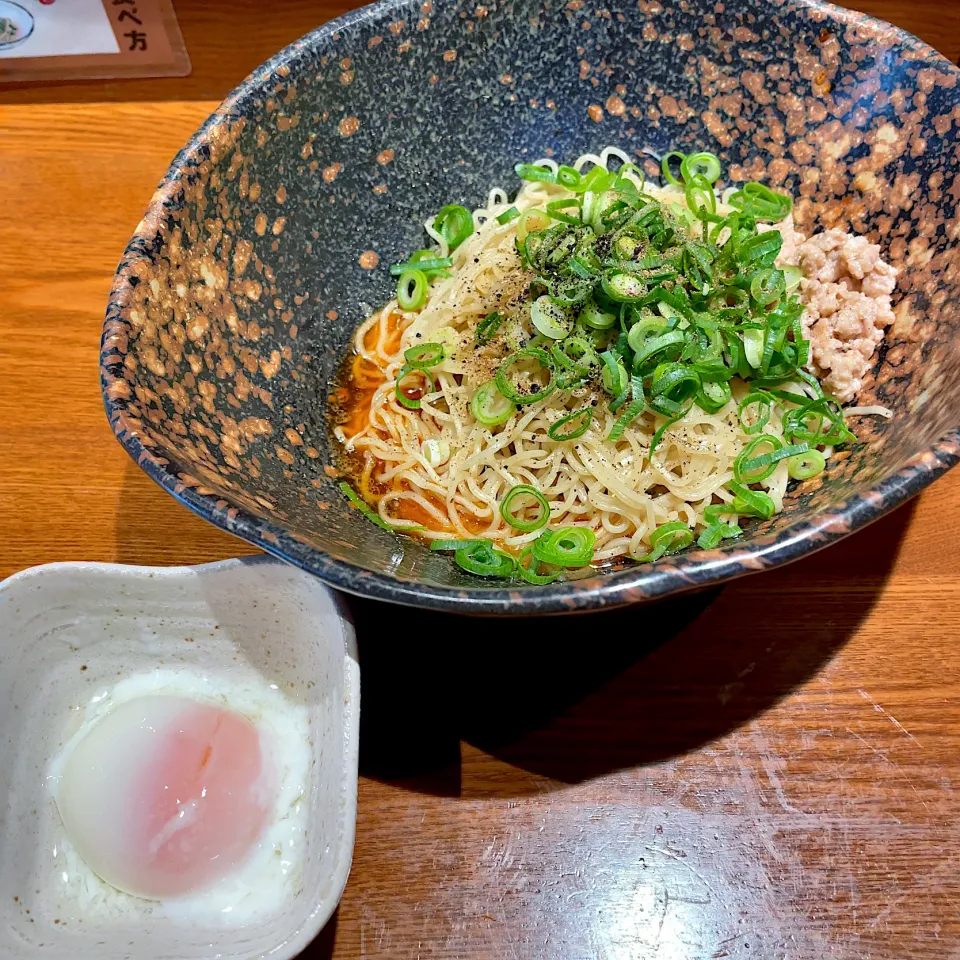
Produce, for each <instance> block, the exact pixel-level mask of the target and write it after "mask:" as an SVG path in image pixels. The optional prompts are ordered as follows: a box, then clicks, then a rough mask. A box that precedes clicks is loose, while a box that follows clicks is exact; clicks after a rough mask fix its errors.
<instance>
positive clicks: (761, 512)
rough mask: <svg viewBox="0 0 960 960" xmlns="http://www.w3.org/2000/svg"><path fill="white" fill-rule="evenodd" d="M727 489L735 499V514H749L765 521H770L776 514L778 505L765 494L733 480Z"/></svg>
mask: <svg viewBox="0 0 960 960" xmlns="http://www.w3.org/2000/svg"><path fill="white" fill-rule="evenodd" d="M727 487H729V489H730V492H731V493H732V494H734V497H735V499H734V501H733V512H734V513H749V514H751V515H753V516H755V517H760V518H761V519H763V520H769V519H770V518H771V517H772V516H773V515H774V513H775V512H776V509H777V508H776V505H775V504H774V502H773V500H772V499H771V498H770V497H768V496H767V495H766V494H765V493H760V491H758V490H751V489H750V488H749V487H746V486H744V485H743V484H742V483H737V481H735V480H731V481H730V482H729V483H728V484H727Z"/></svg>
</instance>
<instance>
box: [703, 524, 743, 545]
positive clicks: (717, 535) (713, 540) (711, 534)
mask: <svg viewBox="0 0 960 960" xmlns="http://www.w3.org/2000/svg"><path fill="white" fill-rule="evenodd" d="M741 533H743V531H742V530H741V529H740V527H738V526H737V524H735V523H719V522H717V523H711V524H710V526H708V527H707V529H706V530H704V531H703V533H701V534H700V537H699V538H698V540H697V546H698V547H699V548H700V549H701V550H713V548H714V547H716V546H717V545H718V544H719V543H720V541H721V540H727V539H729V538H730V537H739V536H740V534H741Z"/></svg>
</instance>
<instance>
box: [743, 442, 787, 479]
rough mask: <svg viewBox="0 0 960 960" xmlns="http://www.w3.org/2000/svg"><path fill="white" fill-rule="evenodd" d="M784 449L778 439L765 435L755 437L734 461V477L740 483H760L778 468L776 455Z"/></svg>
mask: <svg viewBox="0 0 960 960" xmlns="http://www.w3.org/2000/svg"><path fill="white" fill-rule="evenodd" d="M782 447H783V444H782V443H781V442H780V440H779V439H778V438H777V437H774V436H772V435H771V434H768V433H764V434H761V435H760V436H759V437H754V438H753V440H751V441H750V442H749V443H748V444H747V445H746V446H745V447H744V448H743V450H741V451H740V454H739V455H738V456H737V459H736V460H734V461H733V476H734V478H735V479H736V480H737V481H738V482H740V483H760V482H761V481H762V480H766V479H767V477H769V476H770V474H771V473H773V471H774V469H775V468H776V461H775V460H774V459H773V458H772V456H771V457H768V456H767V454H768V453H769V454H774V453H776V452H777V451H778V450H780V449H781V448H782Z"/></svg>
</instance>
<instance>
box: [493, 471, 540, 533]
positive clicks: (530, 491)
mask: <svg viewBox="0 0 960 960" xmlns="http://www.w3.org/2000/svg"><path fill="white" fill-rule="evenodd" d="M530 499H532V500H533V504H531V503H529V500H530ZM531 506H536V508H537V510H536V515H535V516H533V517H526V516H524V513H525V511H526V510H529V509H530V507H531ZM500 516H501V517H503V519H504V520H505V521H506V522H507V523H508V524H509V525H510V526H511V527H513V529H514V530H519V531H520V532H521V533H532V532H533V531H534V530H539V529H540V528H541V527H545V526H546V525H547V524H548V523H549V522H550V504H549V503H548V502H547V498H546V497H545V496H544V495H543V494H542V493H541V492H540V491H539V490H538V489H537V488H536V487H532V486H530V484H528V483H518V484H517V485H516V486H515V487H511V488H510V489H509V490H508V491H507V494H506V496H505V497H504V498H503V500H502V501H501V502H500Z"/></svg>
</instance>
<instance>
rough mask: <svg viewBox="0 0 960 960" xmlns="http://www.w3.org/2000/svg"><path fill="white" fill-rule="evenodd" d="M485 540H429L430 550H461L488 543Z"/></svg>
mask: <svg viewBox="0 0 960 960" xmlns="http://www.w3.org/2000/svg"><path fill="white" fill-rule="evenodd" d="M488 542H489V541H487V540H431V541H430V549H431V550H438V551H443V550H463V549H465V548H467V547H473V546H476V545H477V544H478V543H488Z"/></svg>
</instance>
